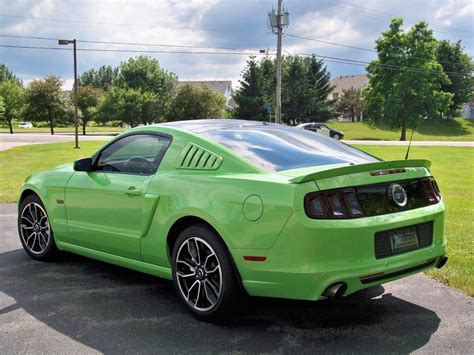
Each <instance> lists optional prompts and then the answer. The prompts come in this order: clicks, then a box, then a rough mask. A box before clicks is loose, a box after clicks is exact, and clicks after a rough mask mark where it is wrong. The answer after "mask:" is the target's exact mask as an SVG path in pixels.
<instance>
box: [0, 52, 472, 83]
mask: <svg viewBox="0 0 474 355" xmlns="http://www.w3.org/2000/svg"><path fill="white" fill-rule="evenodd" d="M0 47H3V48H16V49H39V50H59V51H61V50H62V51H71V50H72V49H70V48H61V47H40V46H18V45H5V44H0ZM77 50H78V51H83V52H118V53H161V54H193V55H249V56H268V55H274V54H268V53H260V52H245V53H244V52H208V51H193V52H190V51H159V50H135V49H99V48H78V49H77ZM297 54H299V55H304V56H313V55H314V56H315V57H317V58H321V59H325V60H327V61H333V62H334V61H337V62H338V63H347V64H354V65H364V66H366V65H367V64H370V62H366V61H360V60H355V59H349V58H341V57H333V56H325V55H316V54H308V53H297ZM375 65H377V66H382V67H386V68H391V69H394V70H404V71H412V72H428V73H435V74H436V73H438V72H437V71H435V70H427V69H420V68H414V67H408V66H400V65H392V64H380V63H379V64H375ZM445 73H446V74H452V75H457V76H464V75H465V74H463V73H458V72H445Z"/></svg>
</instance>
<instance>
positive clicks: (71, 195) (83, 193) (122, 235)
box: [65, 133, 171, 259]
mask: <svg viewBox="0 0 474 355" xmlns="http://www.w3.org/2000/svg"><path fill="white" fill-rule="evenodd" d="M170 142H171V138H170V137H168V136H163V135H158V134H150V133H139V134H131V135H127V136H124V137H122V138H120V139H118V140H116V141H114V142H112V143H111V144H109V145H107V146H106V147H105V148H104V149H103V150H102V151H101V152H99V153H98V155H96V156H95V158H94V160H95V161H94V168H93V171H90V172H75V173H74V175H73V176H72V177H71V179H70V180H69V181H68V183H67V185H66V199H65V203H66V211H67V225H68V230H69V237H70V240H71V242H72V243H73V244H76V245H79V246H82V247H86V248H90V249H94V250H98V251H102V252H106V253H111V254H115V255H120V256H123V257H127V258H132V259H140V239H141V237H142V235H143V233H144V232H145V229H146V225H147V221H149V217H150V213H152V210H154V206H156V202H157V200H158V198H159V196H149V195H147V189H148V186H149V184H150V181H151V180H152V179H153V177H154V174H155V172H156V170H157V169H158V166H159V163H160V161H161V158H162V157H163V155H164V153H165V151H166V149H167V147H168V145H169V144H170Z"/></svg>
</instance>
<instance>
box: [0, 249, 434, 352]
mask: <svg viewBox="0 0 474 355" xmlns="http://www.w3.org/2000/svg"><path fill="white" fill-rule="evenodd" d="M2 292H3V293H4V294H6V295H8V296H9V297H11V298H13V299H14V301H15V303H13V304H9V305H8V306H6V307H4V308H3V309H0V315H1V314H5V313H9V312H13V311H15V310H18V309H23V310H24V311H26V312H27V313H29V314H30V315H31V316H33V317H34V318H36V319H37V320H38V321H40V322H42V323H44V324H46V325H47V326H49V327H50V328H52V329H54V330H56V331H57V332H59V333H61V334H63V335H64V336H67V337H69V338H71V339H74V340H76V341H78V342H80V343H82V344H84V345H86V346H88V347H90V348H93V349H96V350H98V351H101V352H120V353H130V352H134V353H135V352H141V353H152V352H154V353H156V352H173V353H183V352H185V353H189V352H193V353H196V352H212V353H217V352H252V353H255V352H267V353H270V352H290V351H297V352H305V353H309V352H313V353H314V352H322V351H324V352H351V353H354V352H374V353H375V352H376V353H381V352H383V353H386V352H397V353H400V352H401V353H408V352H412V351H415V350H416V349H419V348H420V347H422V346H423V345H424V344H426V343H427V342H428V341H429V339H430V337H431V335H432V334H433V333H434V332H435V331H436V330H437V328H438V326H439V323H440V319H439V318H438V316H437V315H436V313H434V312H433V311H431V310H429V309H426V308H423V307H420V306H418V305H416V304H413V303H410V302H407V301H404V300H402V299H400V298H397V297H395V296H393V295H391V294H386V293H384V289H383V287H377V288H373V289H369V290H366V291H363V292H359V293H356V294H354V295H352V296H349V297H345V298H342V299H337V300H326V301H321V302H305V301H289V300H280V299H267V298H251V299H247V300H245V299H244V300H243V301H242V302H243V304H242V307H241V308H242V311H241V312H240V313H239V314H238V315H237V316H235V317H233V318H232V319H231V320H230V321H229V322H228V323H226V324H225V325H222V324H221V325H216V324H209V323H203V322H200V321H198V320H196V319H194V318H193V317H192V316H190V315H189V314H188V313H187V311H186V310H185V309H184V307H183V306H182V305H181V304H180V303H179V300H178V298H177V297H176V295H175V293H174V289H173V287H172V283H171V282H169V281H166V280H162V279H159V278H155V277H152V276H148V275H145V274H141V273H138V272H134V271H131V270H127V269H123V268H120V267H116V266H113V265H109V264H105V263H101V262H98V261H94V260H91V259H87V258H83V257H80V256H76V255H72V254H64V256H63V257H62V258H61V260H59V261H57V262H51V263H45V262H37V261H33V260H32V259H30V258H29V257H28V256H27V255H26V254H25V253H24V252H23V250H14V251H10V252H6V253H3V254H0V295H1V293H2Z"/></svg>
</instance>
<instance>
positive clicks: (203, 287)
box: [175, 237, 222, 311]
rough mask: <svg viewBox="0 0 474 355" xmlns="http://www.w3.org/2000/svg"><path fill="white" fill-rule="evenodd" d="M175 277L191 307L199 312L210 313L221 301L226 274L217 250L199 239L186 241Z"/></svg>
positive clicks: (180, 248)
mask: <svg viewBox="0 0 474 355" xmlns="http://www.w3.org/2000/svg"><path fill="white" fill-rule="evenodd" d="M175 277H176V279H177V282H178V286H179V290H180V292H181V294H182V296H183V297H184V299H185V300H186V301H187V302H188V304H189V305H190V306H191V307H192V308H194V309H196V310H198V311H208V310H210V309H212V308H213V307H214V306H215V305H216V304H217V302H218V301H219V298H220V295H221V291H222V270H221V265H220V262H219V258H218V257H217V254H216V253H215V251H214V249H213V248H212V247H211V246H210V245H209V243H207V242H206V241H205V240H203V239H201V238H197V237H191V238H188V239H186V240H185V241H184V242H183V243H182V244H181V246H180V247H179V249H178V253H177V254H176V267H175Z"/></svg>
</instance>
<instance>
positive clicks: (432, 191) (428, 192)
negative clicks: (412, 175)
mask: <svg viewBox="0 0 474 355" xmlns="http://www.w3.org/2000/svg"><path fill="white" fill-rule="evenodd" d="M421 186H422V187H423V193H424V194H425V197H426V200H427V201H428V203H429V204H435V203H438V202H439V201H440V200H441V194H440V193H439V188H438V184H437V183H436V181H435V179H434V178H432V177H429V178H426V179H423V180H421Z"/></svg>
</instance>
